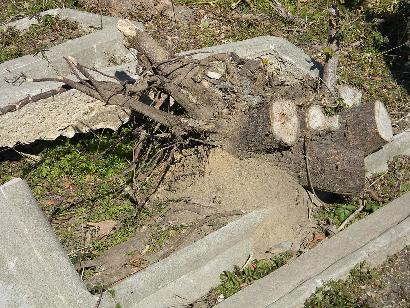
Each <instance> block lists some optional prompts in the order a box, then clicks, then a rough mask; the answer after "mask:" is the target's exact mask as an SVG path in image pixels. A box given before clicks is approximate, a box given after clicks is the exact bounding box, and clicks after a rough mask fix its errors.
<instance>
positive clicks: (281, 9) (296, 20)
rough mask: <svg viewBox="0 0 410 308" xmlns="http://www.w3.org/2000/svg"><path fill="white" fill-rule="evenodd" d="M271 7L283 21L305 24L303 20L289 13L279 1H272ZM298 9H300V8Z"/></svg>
mask: <svg viewBox="0 0 410 308" xmlns="http://www.w3.org/2000/svg"><path fill="white" fill-rule="evenodd" d="M271 6H272V7H273V8H274V9H275V10H276V12H278V14H279V15H280V16H281V17H282V18H283V19H285V20H287V21H290V22H292V23H295V24H299V25H303V24H305V21H304V20H303V19H302V18H300V17H299V16H295V15H293V14H292V13H291V12H289V11H288V10H287V9H286V8H285V7H284V6H283V5H282V4H281V3H280V2H279V1H278V0H272V3H271ZM297 7H298V9H299V6H297Z"/></svg>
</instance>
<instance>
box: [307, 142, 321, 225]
mask: <svg viewBox="0 0 410 308" xmlns="http://www.w3.org/2000/svg"><path fill="white" fill-rule="evenodd" d="M306 139H307V138H306V136H305V137H304V138H303V152H304V156H305V163H306V177H307V180H308V183H309V187H310V189H311V191H312V193H313V195H314V196H315V197H316V199H317V200H319V197H318V196H317V195H316V192H315V189H314V188H313V185H312V179H311V177H310V168H309V156H308V152H307V146H306ZM308 196H309V199H310V202H312V204H315V201H314V200H313V198H312V196H311V195H310V194H309V192H308ZM311 212H312V208H311V207H310V205H308V218H309V220H311V215H312V213H311Z"/></svg>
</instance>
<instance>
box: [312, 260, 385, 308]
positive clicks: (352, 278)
mask: <svg viewBox="0 0 410 308" xmlns="http://www.w3.org/2000/svg"><path fill="white" fill-rule="evenodd" d="M378 276H379V274H378V272H376V271H375V270H372V269H371V268H370V267H369V266H367V265H366V264H365V263H360V264H359V265H357V266H356V267H354V268H353V269H352V271H351V272H350V274H349V277H348V278H347V279H346V280H345V281H343V280H337V281H330V282H328V283H327V284H326V285H324V286H323V287H321V288H319V289H317V290H316V292H315V293H314V294H313V295H311V296H310V297H309V299H307V300H306V302H305V308H310V307H312V308H359V307H370V306H369V305H368V303H367V302H366V300H365V299H364V295H365V289H364V287H363V286H364V285H365V284H372V283H375V282H376V280H377V278H378Z"/></svg>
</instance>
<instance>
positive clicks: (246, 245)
mask: <svg viewBox="0 0 410 308" xmlns="http://www.w3.org/2000/svg"><path fill="white" fill-rule="evenodd" d="M272 214H273V213H272V212H271V211H269V210H258V211H254V212H252V213H250V214H247V215H245V216H243V217H241V218H240V219H238V220H236V221H234V222H232V223H229V224H228V225H226V226H225V227H223V228H221V229H219V230H217V231H215V232H213V233H211V234H209V235H208V236H206V237H204V238H202V239H201V240H199V241H197V242H195V243H194V244H192V245H190V246H188V247H185V248H183V249H181V250H179V251H177V252H175V253H174V254H172V255H171V256H169V257H168V258H166V259H164V260H161V261H160V262H158V263H156V264H154V265H151V266H150V267H148V268H147V269H145V270H143V271H141V272H138V273H136V274H134V275H132V276H131V277H129V278H127V279H125V280H124V281H122V282H120V283H118V284H117V285H115V286H114V287H112V289H113V290H114V291H115V298H114V299H112V297H111V296H110V295H109V294H105V295H104V297H103V300H102V303H101V307H112V305H113V303H119V304H121V307H135V308H143V307H147V308H157V307H158V308H160V307H182V306H184V305H188V304H190V303H191V302H193V301H194V300H196V299H198V298H199V297H201V296H202V295H205V294H206V293H207V292H208V291H209V290H210V288H212V287H213V286H215V285H216V284H217V282H218V280H219V274H220V273H221V272H222V271H223V270H226V269H231V268H232V267H233V264H244V263H245V262H246V260H247V259H248V257H249V254H250V253H251V252H252V236H254V235H255V232H256V231H257V230H258V227H259V225H260V224H262V223H263V220H264V219H266V217H267V216H268V215H272Z"/></svg>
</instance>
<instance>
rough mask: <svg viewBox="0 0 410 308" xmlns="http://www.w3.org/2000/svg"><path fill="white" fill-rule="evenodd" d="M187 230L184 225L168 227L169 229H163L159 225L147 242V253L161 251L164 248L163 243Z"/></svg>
mask: <svg viewBox="0 0 410 308" xmlns="http://www.w3.org/2000/svg"><path fill="white" fill-rule="evenodd" d="M186 228H187V226H184V225H178V226H170V227H164V226H161V225H159V224H158V225H156V227H155V228H154V230H153V233H152V235H151V238H150V240H149V242H148V245H149V251H151V252H157V251H159V250H161V248H162V247H164V245H165V243H166V242H167V241H168V240H169V239H171V238H173V237H175V236H178V235H179V234H181V233H182V232H184V230H185V229H186Z"/></svg>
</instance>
